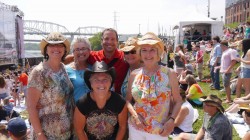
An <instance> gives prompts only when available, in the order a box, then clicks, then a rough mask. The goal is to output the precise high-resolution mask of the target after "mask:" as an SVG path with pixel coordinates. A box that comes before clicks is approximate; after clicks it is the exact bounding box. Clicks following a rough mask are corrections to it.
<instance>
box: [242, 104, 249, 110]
mask: <svg viewBox="0 0 250 140" xmlns="http://www.w3.org/2000/svg"><path fill="white" fill-rule="evenodd" d="M239 109H243V110H249V111H250V106H249V104H239Z"/></svg>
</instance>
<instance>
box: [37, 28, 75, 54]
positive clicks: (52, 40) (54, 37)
mask: <svg viewBox="0 0 250 140" xmlns="http://www.w3.org/2000/svg"><path fill="white" fill-rule="evenodd" d="M61 43H62V44H64V45H65V47H66V52H67V54H69V51H70V42H69V40H68V39H67V38H65V37H64V36H63V35H62V34H61V33H59V32H52V33H50V34H49V35H48V36H47V37H46V38H45V39H42V41H41V43H40V50H41V53H42V55H44V48H45V46H47V45H48V44H61Z"/></svg>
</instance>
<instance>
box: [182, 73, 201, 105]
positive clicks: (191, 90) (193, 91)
mask: <svg viewBox="0 0 250 140" xmlns="http://www.w3.org/2000/svg"><path fill="white" fill-rule="evenodd" d="M185 80H186V82H187V84H188V89H187V90H186V97H187V100H188V102H189V103H190V104H191V105H193V106H198V107H201V106H202V102H201V101H200V100H199V98H200V97H202V96H204V95H203V91H202V89H201V87H200V86H199V85H198V83H197V82H196V80H195V78H194V76H193V75H190V74H188V75H187V76H186V78H185Z"/></svg>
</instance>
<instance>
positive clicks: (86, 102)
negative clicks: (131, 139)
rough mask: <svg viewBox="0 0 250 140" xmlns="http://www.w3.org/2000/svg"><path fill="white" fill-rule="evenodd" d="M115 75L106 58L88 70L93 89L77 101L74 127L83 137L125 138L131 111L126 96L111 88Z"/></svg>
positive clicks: (88, 84) (90, 138) (88, 82)
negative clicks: (128, 115)
mask: <svg viewBox="0 0 250 140" xmlns="http://www.w3.org/2000/svg"><path fill="white" fill-rule="evenodd" d="M115 77H116V72H115V69H114V68H113V67H111V68H108V66H107V64H106V63H105V62H103V61H101V62H98V61H97V62H95V64H94V65H93V69H92V70H86V71H85V73H84V80H85V82H86V84H87V86H88V87H89V89H91V91H90V92H88V93H87V94H86V95H84V96H82V97H81V98H80V99H79V100H78V101H77V103H76V108H75V112H74V128H75V131H76V134H77V137H78V139H79V140H87V139H89V140H97V139H98V140H123V138H124V135H125V133H126V128H127V114H128V111H127V106H126V101H125V100H124V99H123V98H122V96H120V95H119V94H117V93H114V92H113V91H111V90H110V89H111V87H112V85H113V84H114V81H115Z"/></svg>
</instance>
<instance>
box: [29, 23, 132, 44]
mask: <svg viewBox="0 0 250 140" xmlns="http://www.w3.org/2000/svg"><path fill="white" fill-rule="evenodd" d="M104 29H105V28H104V27H99V26H87V27H78V28H77V29H76V31H74V32H71V31H69V30H68V29H67V28H66V27H65V26H63V25H60V24H57V23H52V22H46V21H37V20H24V41H28V42H40V41H41V39H42V38H44V37H46V36H47V35H48V34H49V33H50V32H61V33H62V34H63V35H65V36H66V37H67V38H69V39H70V40H71V41H72V40H73V39H74V37H75V36H84V37H91V36H94V35H95V34H97V33H99V32H102V31H103V30H104ZM135 35H137V34H130V35H129V34H126V35H125V34H119V36H135Z"/></svg>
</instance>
